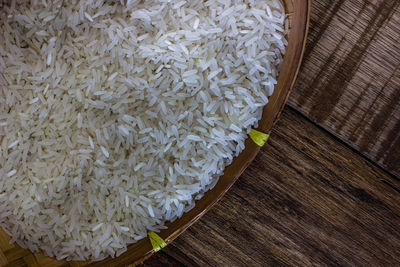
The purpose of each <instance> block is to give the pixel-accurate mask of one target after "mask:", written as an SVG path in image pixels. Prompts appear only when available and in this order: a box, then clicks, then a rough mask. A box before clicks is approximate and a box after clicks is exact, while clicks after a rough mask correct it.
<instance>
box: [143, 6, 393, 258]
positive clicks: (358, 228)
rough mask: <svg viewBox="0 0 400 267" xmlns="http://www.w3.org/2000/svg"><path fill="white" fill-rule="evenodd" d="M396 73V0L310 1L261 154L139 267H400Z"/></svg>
mask: <svg viewBox="0 0 400 267" xmlns="http://www.w3.org/2000/svg"><path fill="white" fill-rule="evenodd" d="M299 1H300V0H299ZM399 66H400V1H399V0H332V1H326V0H313V3H312V10H311V24H310V33H309V37H308V44H307V49H306V53H305V58H304V62H303V65H302V69H301V71H300V74H299V77H298V79H297V83H296V85H295V87H294V89H293V93H292V94H291V97H290V99H289V101H288V104H287V106H286V108H285V110H284V112H283V114H282V116H281V119H280V121H279V122H278V124H277V125H276V126H275V128H274V130H273V133H272V134H271V137H270V140H269V141H268V144H267V145H265V147H263V148H262V151H261V152H260V153H259V155H258V156H257V158H256V159H255V161H254V162H253V163H252V164H251V165H250V166H249V168H248V169H247V170H246V171H245V173H244V174H243V175H242V176H241V177H240V178H239V180H238V181H237V182H236V184H235V185H234V186H233V187H232V189H231V190H230V191H229V192H228V193H227V194H226V195H225V197H224V198H223V199H222V200H221V201H220V202H219V203H218V204H217V205H216V206H215V207H214V208H213V209H211V211H210V212H208V213H207V214H206V215H205V216H204V217H203V218H202V219H201V220H200V221H199V222H197V223H196V224H195V225H193V226H192V227H190V228H189V230H187V231H186V232H185V233H184V234H182V235H181V236H180V237H179V238H178V239H177V240H175V241H174V242H173V243H172V244H170V245H169V246H167V247H166V248H164V249H163V250H161V251H160V252H158V253H156V254H155V255H154V256H153V257H151V258H150V259H149V260H147V261H146V262H145V263H144V264H143V266H168V265H170V266H181V265H188V266H199V265H200V266H269V265H271V266H276V265H293V266H299V265H303V266H309V265H330V266H332V265H343V266H378V265H379V266H389V265H396V266H400V69H399Z"/></svg>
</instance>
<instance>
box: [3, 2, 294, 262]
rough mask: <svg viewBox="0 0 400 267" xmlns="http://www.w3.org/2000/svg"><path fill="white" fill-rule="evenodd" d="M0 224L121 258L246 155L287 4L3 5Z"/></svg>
mask: <svg viewBox="0 0 400 267" xmlns="http://www.w3.org/2000/svg"><path fill="white" fill-rule="evenodd" d="M0 6H2V7H0V87H1V92H0V142H1V148H0V149H1V151H0V153H1V159H0V223H1V226H2V227H3V229H5V231H6V232H7V233H8V234H9V235H10V236H12V241H15V242H17V243H18V244H19V245H21V246H22V247H28V248H29V249H31V250H32V251H38V250H39V249H42V250H43V251H44V252H45V253H46V254H47V255H49V256H55V257H57V259H63V258H66V259H68V260H87V259H91V260H100V259H103V258H105V257H107V256H118V255H120V254H121V253H122V252H124V251H125V250H126V247H127V244H130V243H133V242H135V241H137V240H139V239H142V238H144V237H145V236H146V234H147V231H148V230H153V231H158V230H159V229H163V228H165V226H164V223H165V222H166V221H169V220H170V221H173V220H175V219H176V218H178V217H180V216H181V215H182V213H183V212H185V211H188V210H189V209H191V208H192V207H193V206H194V205H195V200H196V199H199V198H201V196H202V195H203V193H204V192H205V191H206V190H208V189H210V188H211V187H212V186H213V185H214V184H215V183H216V182H217V180H218V177H219V176H220V175H221V174H222V171H223V169H224V167H225V166H226V165H227V164H229V163H230V162H231V161H232V159H233V157H234V156H236V155H237V154H238V153H239V152H240V151H241V150H242V149H243V148H244V141H245V139H246V138H247V132H248V131H249V129H250V127H251V126H253V125H255V124H256V123H257V121H258V120H259V119H260V116H261V110H262V107H263V106H264V105H265V104H267V102H268V98H267V97H268V96H270V95H271V94H272V92H273V88H274V85H275V84H276V77H277V73H278V70H279V67H280V64H281V62H282V54H283V53H284V47H285V45H286V40H285V37H284V36H285V33H286V32H287V28H285V27H286V26H285V25H286V23H285V20H286V17H285V14H284V8H283V6H282V3H281V2H280V0H267V1H256V0H218V1H216V0H209V1H203V0H190V1H189V0H187V1H178V0H151V1H150V0H141V1H139V0H128V1H112V0H81V1H80V0H71V1H64V2H63V1H61V0H58V1H50V0H49V1H47V0H43V1H42V0H31V1H27V0H14V1H0Z"/></svg>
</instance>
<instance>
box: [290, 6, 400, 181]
mask: <svg viewBox="0 0 400 267" xmlns="http://www.w3.org/2000/svg"><path fill="white" fill-rule="evenodd" d="M399 40H400V1H398V0H376V1H370V0H333V1H325V0H314V1H313V2H312V11H311V24H310V34H309V38H308V44H307V48H306V53H305V57H304V61H303V66H302V69H301V71H300V73H299V76H298V79H297V83H296V85H295V88H294V90H293V93H292V95H291V97H290V99H289V104H290V105H291V106H292V107H294V108H295V109H297V110H299V111H301V112H302V113H303V114H305V115H306V116H307V117H309V118H310V119H311V120H313V121H314V122H317V123H318V124H319V125H321V126H322V127H324V128H325V129H327V130H328V131H330V132H331V133H333V134H335V135H336V136H338V137H339V138H340V139H342V140H344V141H345V142H347V143H348V144H350V145H351V146H353V147H354V148H356V149H357V150H359V151H361V152H362V153H364V154H365V155H366V156H367V157H369V158H370V159H372V160H373V161H376V162H378V163H379V164H381V165H382V166H383V167H384V168H386V169H387V170H389V171H391V172H392V173H394V174H396V175H398V176H399V175H400V69H399V66H400V42H399Z"/></svg>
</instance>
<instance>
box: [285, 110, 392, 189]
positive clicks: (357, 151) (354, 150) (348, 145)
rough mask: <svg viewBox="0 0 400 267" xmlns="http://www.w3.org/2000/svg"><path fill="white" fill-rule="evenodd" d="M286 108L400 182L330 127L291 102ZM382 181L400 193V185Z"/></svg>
mask: <svg viewBox="0 0 400 267" xmlns="http://www.w3.org/2000/svg"><path fill="white" fill-rule="evenodd" d="M285 108H286V109H289V110H291V111H293V112H295V113H296V114H297V115H299V116H300V117H302V118H303V119H305V120H306V121H308V122H309V123H311V124H312V125H314V126H315V127H317V128H319V129H321V130H322V131H324V132H325V133H327V134H328V135H329V136H330V137H331V138H332V139H334V140H337V141H338V142H340V143H341V144H342V145H344V146H345V147H347V148H348V149H350V150H351V151H353V152H355V153H357V154H358V155H359V156H360V157H362V158H363V159H365V160H366V161H368V162H369V163H371V164H373V165H374V166H375V167H377V168H378V169H380V170H382V171H384V172H385V173H387V174H388V175H389V176H390V177H392V178H393V179H395V180H397V181H399V182H400V177H398V176H396V175H395V174H394V173H392V172H390V171H389V170H387V169H386V168H385V167H383V166H382V165H380V164H379V163H377V162H375V161H373V160H372V159H371V158H369V157H368V156H367V155H365V154H364V153H362V152H360V151H359V150H357V148H355V147H353V146H352V145H351V144H349V143H347V142H346V141H344V140H342V139H340V138H339V137H338V136H337V135H335V134H334V133H332V132H331V131H330V130H329V128H326V127H324V126H323V125H320V124H318V123H316V122H314V121H313V120H311V119H310V118H308V117H307V116H306V115H305V114H303V113H302V112H301V111H299V110H297V109H296V108H295V107H292V106H290V105H289V104H286V106H285ZM381 181H382V182H383V183H384V184H386V185H387V186H389V187H391V188H392V189H393V190H395V191H396V192H397V193H399V194H400V187H397V186H395V185H393V184H392V183H390V182H389V181H386V180H384V179H381Z"/></svg>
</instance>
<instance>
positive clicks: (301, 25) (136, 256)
mask: <svg viewBox="0 0 400 267" xmlns="http://www.w3.org/2000/svg"><path fill="white" fill-rule="evenodd" d="M283 2H284V4H285V9H286V14H287V15H288V19H289V33H288V36H287V40H288V45H287V48H286V54H285V56H284V60H283V65H282V68H281V71H280V74H279V77H278V84H277V85H276V86H275V90H274V93H273V95H272V96H271V97H270V98H269V103H268V105H266V106H265V108H264V110H263V116H262V118H261V120H260V121H259V123H258V125H259V127H258V128H257V130H259V131H261V132H263V133H269V132H270V131H271V129H272V127H273V126H274V124H275V123H276V122H277V120H278V118H279V116H280V113H281V111H282V109H283V107H284V106H285V103H286V100H287V98H288V96H289V93H290V91H291V89H292V87H293V85H294V82H295V79H296V76H297V73H298V71H299V67H300V64H301V60H302V57H303V52H304V46H305V42H306V37H307V30H308V24H309V15H310V14H309V12H310V4H311V0H284V1H283ZM259 150H260V147H259V146H258V145H256V144H255V143H254V142H253V141H252V140H251V139H250V138H247V140H246V142H245V149H244V150H243V151H242V152H241V153H240V154H239V156H238V157H236V158H235V159H234V160H233V162H232V164H231V165H229V166H228V167H227V168H225V170H224V175H223V176H222V177H220V178H219V181H218V183H217V184H216V185H215V187H214V188H213V189H211V190H210V191H208V192H206V193H205V194H204V196H203V197H202V198H201V199H200V200H198V201H196V205H195V207H194V208H193V209H191V210H190V211H189V212H187V213H184V214H183V216H182V217H181V218H179V219H177V220H175V221H174V222H168V223H166V226H167V227H168V229H165V230H162V231H161V232H160V233H158V235H159V236H160V237H161V238H163V239H164V240H165V242H166V243H167V244H168V243H170V242H172V241H173V240H174V239H175V238H176V237H178V236H179V235H180V234H181V233H183V232H184V231H185V230H186V229H187V228H188V227H189V226H190V225H192V224H193V223H194V222H196V221H197V220H198V219H199V218H200V217H201V216H203V215H204V214H205V213H206V212H207V211H208V210H209V209H211V207H212V206H213V205H214V204H215V203H216V202H217V201H218V200H219V199H220V198H221V197H222V196H223V195H224V194H225V193H226V192H227V191H228V189H229V188H230V187H231V186H232V185H233V183H234V182H235V181H236V180H237V178H238V177H239V176H240V175H241V174H242V173H243V171H244V170H245V169H246V167H247V166H248V165H249V164H250V163H251V161H252V160H253V159H254V158H255V156H256V154H257V153H258V151H259ZM9 240H10V237H9V236H8V235H7V234H6V233H4V231H3V230H1V229H0V266H7V265H8V266H125V265H128V264H132V263H134V264H138V263H141V262H143V261H144V260H145V259H147V258H148V257H150V256H151V255H152V254H153V253H154V250H153V247H152V246H151V243H150V241H149V238H148V237H147V238H144V239H142V240H140V241H138V242H137V243H135V244H131V245H129V246H128V250H127V251H126V252H125V253H123V254H122V255H120V256H119V257H116V258H107V259H105V260H103V261H99V262H73V261H72V262H66V261H57V260H55V259H54V258H50V257H46V256H44V255H43V254H42V253H31V252H30V251H29V250H27V249H23V248H21V247H19V246H18V245H16V244H9Z"/></svg>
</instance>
